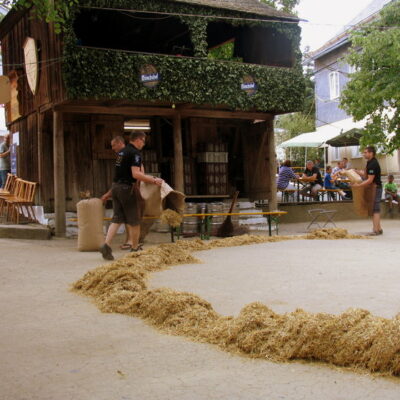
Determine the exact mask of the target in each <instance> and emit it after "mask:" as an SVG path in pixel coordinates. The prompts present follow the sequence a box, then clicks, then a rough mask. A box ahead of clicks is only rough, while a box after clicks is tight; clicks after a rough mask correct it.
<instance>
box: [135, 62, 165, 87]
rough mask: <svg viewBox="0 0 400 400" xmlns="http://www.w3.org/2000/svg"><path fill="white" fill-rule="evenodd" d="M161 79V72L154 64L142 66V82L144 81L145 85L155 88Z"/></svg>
mask: <svg viewBox="0 0 400 400" xmlns="http://www.w3.org/2000/svg"><path fill="white" fill-rule="evenodd" d="M160 81H161V76H160V73H159V72H158V71H157V69H156V67H154V65H151V64H147V65H144V66H143V67H142V68H140V82H142V84H143V86H145V87H147V88H154V87H156V86H157V85H158V84H159V83H160Z"/></svg>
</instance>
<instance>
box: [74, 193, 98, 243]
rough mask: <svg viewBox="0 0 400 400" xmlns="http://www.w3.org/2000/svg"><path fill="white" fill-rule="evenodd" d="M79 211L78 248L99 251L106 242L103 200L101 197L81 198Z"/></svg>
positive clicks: (77, 206) (78, 206)
mask: <svg viewBox="0 0 400 400" xmlns="http://www.w3.org/2000/svg"><path fill="white" fill-rule="evenodd" d="M76 208H77V212H78V250H79V251H98V250H99V248H100V247H101V246H102V245H103V243H104V235H103V216H104V209H103V202H102V201H101V200H100V199H96V198H93V199H86V200H81V201H80V202H79V203H78V204H77V205H76Z"/></svg>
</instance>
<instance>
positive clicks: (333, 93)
mask: <svg viewBox="0 0 400 400" xmlns="http://www.w3.org/2000/svg"><path fill="white" fill-rule="evenodd" d="M339 96H340V86H339V72H337V71H334V72H331V73H330V74H329V98H330V99H331V100H335V99H337V98H338V97H339Z"/></svg>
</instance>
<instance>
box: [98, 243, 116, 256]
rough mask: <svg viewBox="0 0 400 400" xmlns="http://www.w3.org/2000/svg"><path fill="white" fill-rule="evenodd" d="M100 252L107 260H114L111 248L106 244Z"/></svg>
mask: <svg viewBox="0 0 400 400" xmlns="http://www.w3.org/2000/svg"><path fill="white" fill-rule="evenodd" d="M99 251H100V253H101V255H102V256H103V258H104V259H105V260H114V256H113V255H112V250H111V247H110V246H109V245H108V244H107V243H104V244H103V246H101V247H100V249H99Z"/></svg>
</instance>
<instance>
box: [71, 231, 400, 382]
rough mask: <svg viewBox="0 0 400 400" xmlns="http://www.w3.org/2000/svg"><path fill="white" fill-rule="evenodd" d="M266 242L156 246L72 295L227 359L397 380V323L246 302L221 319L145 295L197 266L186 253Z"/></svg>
mask: <svg viewBox="0 0 400 400" xmlns="http://www.w3.org/2000/svg"><path fill="white" fill-rule="evenodd" d="M325 233H327V232H326V230H323V231H320V232H318V231H317V232H314V233H313V235H312V236H310V238H313V239H315V238H316V237H319V236H321V237H322V238H324V239H327V238H328V237H329V238H337V237H338V235H339V236H340V235H342V234H343V232H342V231H331V230H329V232H328V233H329V235H325ZM307 237H308V235H306V236H300V237H297V238H302V239H305V238H307ZM345 237H347V233H346V234H345ZM280 239H281V240H289V239H293V237H280ZM276 240H277V239H276ZM270 241H273V238H269V237H265V236H249V235H245V236H240V237H237V238H229V239H219V240H215V241H212V242H203V241H200V240H193V241H178V242H177V243H171V244H162V245H159V246H156V247H152V248H149V249H147V250H144V251H141V252H138V253H130V254H129V255H127V256H125V257H124V258H122V259H120V260H117V261H115V262H113V263H112V264H108V265H105V266H101V267H99V268H96V269H94V270H92V271H89V272H88V273H86V275H85V276H84V277H83V278H82V279H80V280H79V281H77V282H76V283H75V284H74V286H73V290H74V291H76V292H79V293H82V294H85V295H87V296H90V297H92V298H93V299H94V301H95V302H96V304H97V305H98V307H99V308H100V309H101V310H102V311H103V312H117V313H122V314H127V315H132V316H136V317H140V318H142V319H144V320H146V321H147V322H148V323H150V324H151V325H153V326H154V327H156V328H158V329H160V330H161V331H163V332H166V333H169V334H173V335H182V336H186V337H188V338H191V339H192V340H196V341H201V342H205V343H211V344H214V345H217V346H219V347H220V348H222V349H224V350H226V351H229V352H233V353H239V354H244V355H247V356H249V357H253V358H264V359H268V360H273V361H289V360H300V359H301V360H307V361H323V362H326V363H331V364H334V365H337V366H344V367H351V368H354V369H357V370H367V371H370V372H379V373H381V374H385V375H394V376H398V375H400V316H397V317H395V318H393V319H385V318H380V317H376V316H373V315H371V314H370V313H369V312H368V311H365V310H359V309H349V310H347V311H346V312H345V313H343V314H341V315H338V316H336V315H330V314H325V313H318V314H312V313H308V312H305V311H303V310H300V309H298V310H296V311H294V312H291V313H286V314H282V315H281V314H277V313H275V312H274V311H272V310H271V309H269V308H268V307H267V306H265V305H263V304H260V303H252V304H249V305H247V306H245V307H244V308H243V309H242V310H241V312H240V314H239V315H238V316H237V317H236V318H234V317H224V316H221V315H220V314H218V313H217V312H215V311H214V309H213V308H212V306H211V304H210V303H208V302H207V301H205V300H203V299H201V298H200V297H199V296H197V295H194V294H191V293H187V292H178V291H174V290H172V289H168V288H157V289H153V290H150V289H148V288H147V285H146V281H147V279H148V277H149V274H150V273H151V272H154V271H160V270H162V269H165V268H169V267H171V266H173V265H177V264H182V263H184V264H188V263H198V262H200V261H199V260H198V259H196V258H194V257H193V256H192V254H191V252H192V251H200V250H208V249H212V248H216V247H223V246H237V245H246V244H254V243H264V242H270Z"/></svg>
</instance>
